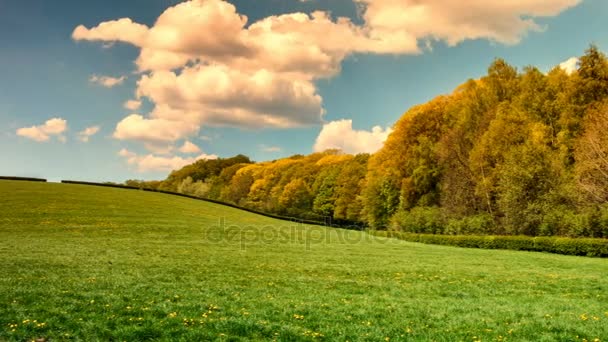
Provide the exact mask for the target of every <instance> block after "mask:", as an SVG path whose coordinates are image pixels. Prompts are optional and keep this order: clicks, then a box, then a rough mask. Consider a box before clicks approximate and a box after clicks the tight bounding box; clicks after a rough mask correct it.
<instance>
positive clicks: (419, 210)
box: [389, 207, 444, 234]
mask: <svg viewBox="0 0 608 342" xmlns="http://www.w3.org/2000/svg"><path fill="white" fill-rule="evenodd" d="M389 227H390V230H395V231H401V232H410V233H426V234H440V233H443V229H444V228H443V227H444V222H443V216H442V214H441V210H440V209H439V208H437V207H416V208H413V209H412V210H410V211H404V210H399V211H398V212H397V213H395V215H393V217H392V218H391V220H390V226H389Z"/></svg>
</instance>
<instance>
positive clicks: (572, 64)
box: [559, 57, 578, 75]
mask: <svg viewBox="0 0 608 342" xmlns="http://www.w3.org/2000/svg"><path fill="white" fill-rule="evenodd" d="M559 67H560V68H562V70H564V71H565V72H566V73H568V75H570V74H572V73H573V72H575V71H576V70H578V57H570V58H568V59H567V60H565V61H563V62H561V63H560V64H559Z"/></svg>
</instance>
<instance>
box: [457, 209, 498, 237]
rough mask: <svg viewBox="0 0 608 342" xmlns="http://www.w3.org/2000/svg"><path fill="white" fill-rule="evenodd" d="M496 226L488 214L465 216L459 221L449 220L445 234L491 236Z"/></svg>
mask: <svg viewBox="0 0 608 342" xmlns="http://www.w3.org/2000/svg"><path fill="white" fill-rule="evenodd" d="M495 227H496V224H495V223H494V220H493V219H492V216H491V215H490V214H479V215H475V216H467V217H464V218H461V219H449V220H448V223H447V225H446V228H445V234H449V235H484V234H492V233H493V232H494V230H495Z"/></svg>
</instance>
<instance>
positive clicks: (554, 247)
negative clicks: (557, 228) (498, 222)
mask: <svg viewBox="0 0 608 342" xmlns="http://www.w3.org/2000/svg"><path fill="white" fill-rule="evenodd" d="M368 232H369V233H370V234H373V235H376V236H384V237H392V238H397V239H401V240H406V241H411V242H420V243H428V244H435V245H446V246H457V247H467V248H484V249H510V250H516V251H535V252H549V253H556V254H566V255H583V256H591V257H602V258H605V257H608V239H590V238H566V237H546V236H542V237H540V236H539V237H531V236H497V235H493V236H492V235H488V236H480V235H434V234H413V233H402V232H395V231H377V230H376V231H372V230H370V231H368Z"/></svg>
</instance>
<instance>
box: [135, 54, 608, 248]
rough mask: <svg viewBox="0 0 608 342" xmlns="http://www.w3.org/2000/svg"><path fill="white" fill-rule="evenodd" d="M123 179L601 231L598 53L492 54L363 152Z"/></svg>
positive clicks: (420, 223)
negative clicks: (531, 61)
mask: <svg viewBox="0 0 608 342" xmlns="http://www.w3.org/2000/svg"><path fill="white" fill-rule="evenodd" d="M127 184H128V185H136V186H146V187H153V188H157V189H162V190H169V191H178V192H183V193H187V194H191V195H195V196H200V197H207V198H212V199H217V200H221V201H226V202H230V203H234V204H237V205H239V206H243V207H248V208H252V209H256V210H261V211H266V212H270V213H276V214H281V215H288V216H295V217H301V218H306V219H317V220H318V219H327V218H331V219H333V220H338V221H340V220H342V221H344V222H353V223H360V224H364V225H366V226H369V227H371V228H373V229H379V230H382V229H388V230H397V231H404V232H413V233H432V234H454V235H456V234H494V235H530V236H554V235H556V236H572V237H608V60H607V59H606V56H605V55H604V54H603V53H602V52H600V51H599V49H598V48H597V47H595V46H591V47H590V48H589V49H588V50H587V51H586V52H585V54H584V55H583V56H581V57H580V59H579V64H578V69H577V70H576V71H574V72H572V73H570V74H568V73H567V72H566V71H564V70H562V69H561V68H560V67H555V68H554V69H552V70H550V71H549V72H548V73H543V72H542V71H540V70H539V69H537V68H535V67H531V66H530V67H525V68H524V69H523V70H521V71H518V70H517V69H516V68H514V67H512V66H510V65H509V64H507V63H506V62H505V61H504V60H502V59H497V60H495V61H494V62H493V63H492V65H490V67H489V68H488V72H487V75H485V76H483V77H481V78H480V79H475V80H473V79H471V80H468V81H467V82H465V83H464V84H462V85H460V86H459V87H458V88H457V89H456V90H455V91H454V92H453V93H451V94H449V95H443V96H438V97H436V98H435V99H433V100H431V101H429V102H427V103H424V104H421V105H418V106H415V107H413V108H411V109H410V110H408V111H407V112H406V113H405V114H404V115H403V116H402V117H401V118H400V119H399V121H398V122H397V123H396V124H395V126H394V130H393V133H392V134H391V135H390V136H389V137H388V139H387V141H386V142H385V144H384V146H383V148H382V149H381V150H379V151H378V152H376V153H374V154H373V155H369V154H358V155H348V154H343V153H341V152H340V151H337V150H328V151H325V152H322V153H313V154H310V155H307V156H304V155H295V156H292V157H289V158H284V159H279V160H274V161H269V162H261V163H254V162H252V161H251V160H250V159H249V158H248V157H246V156H243V155H238V156H235V157H232V158H220V159H217V160H199V161H197V162H195V163H194V164H191V165H188V166H185V167H184V168H182V169H180V170H176V171H173V172H172V173H171V174H170V175H169V176H168V177H167V179H165V180H163V181H155V182H142V181H134V180H130V181H127Z"/></svg>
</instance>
